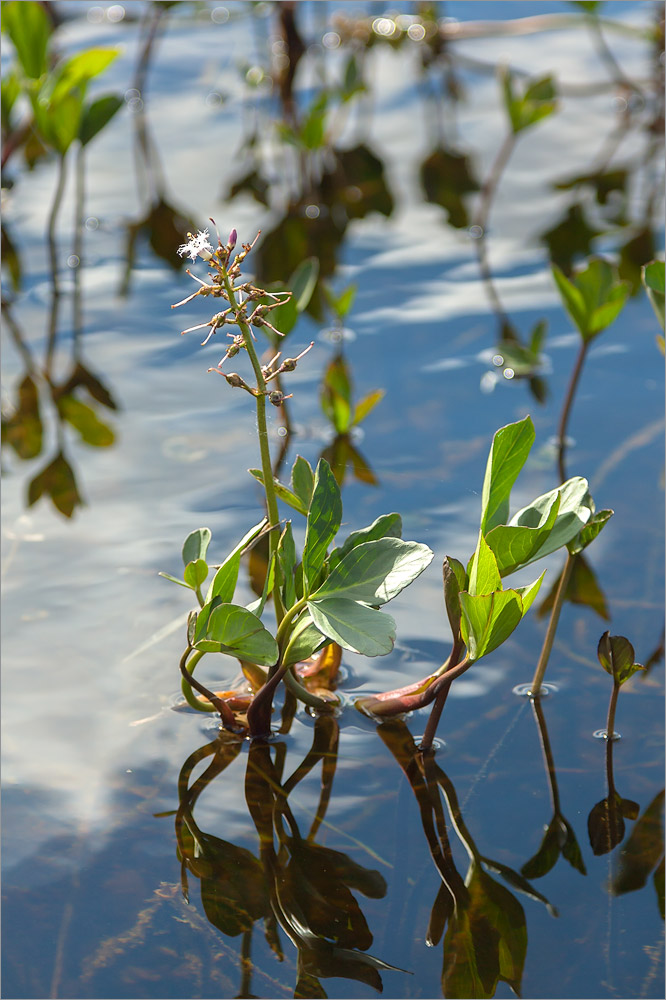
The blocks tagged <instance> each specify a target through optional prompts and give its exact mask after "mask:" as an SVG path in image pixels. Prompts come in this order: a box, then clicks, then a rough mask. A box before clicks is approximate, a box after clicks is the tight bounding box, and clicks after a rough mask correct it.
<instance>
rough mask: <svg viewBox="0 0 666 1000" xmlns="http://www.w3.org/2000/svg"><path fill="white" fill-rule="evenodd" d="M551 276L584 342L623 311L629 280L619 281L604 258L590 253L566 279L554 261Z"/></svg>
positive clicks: (594, 335)
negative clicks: (579, 266)
mask: <svg viewBox="0 0 666 1000" xmlns="http://www.w3.org/2000/svg"><path fill="white" fill-rule="evenodd" d="M552 270H553V277H554V278H555V284H556V285H557V288H558V291H559V293H560V296H561V298H562V302H563V304H564V308H565V309H566V311H567V312H568V313H569V316H570V317H571V319H572V320H573V322H574V324H575V326H576V328H577V330H578V332H579V333H580V335H581V337H582V338H583V340H584V341H585V342H587V341H589V340H592V339H593V338H594V337H596V336H597V335H598V334H599V333H601V332H602V330H605V329H606V327H609V326H610V325H611V323H612V322H613V321H614V320H615V319H616V318H617V316H618V315H619V314H620V312H621V311H622V309H623V307H624V304H625V302H626V301H627V297H628V295H629V291H630V288H629V284H628V283H627V282H626V281H620V280H619V278H618V277H617V274H616V272H615V271H614V269H613V268H612V267H611V265H610V264H609V263H608V261H606V260H602V259H601V258H599V257H593V258H592V259H591V260H590V261H589V262H588V264H587V266H586V267H585V268H583V269H582V270H579V271H577V272H576V273H575V274H574V276H573V277H572V278H571V279H569V278H567V277H566V276H565V275H564V274H563V272H562V271H561V270H560V269H559V267H557V266H556V265H553V269H552Z"/></svg>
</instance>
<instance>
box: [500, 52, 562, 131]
mask: <svg viewBox="0 0 666 1000" xmlns="http://www.w3.org/2000/svg"><path fill="white" fill-rule="evenodd" d="M500 83H501V84H502V91H503V95H504V104H505V107H506V110H507V114H508V116H509V121H510V122H511V129H512V131H513V132H514V134H516V133H518V132H522V131H523V129H526V128H529V127H530V126H531V125H535V124H536V123H537V122H539V121H541V119H542V118H546V117H548V115H550V114H552V113H553V111H554V110H555V109H556V107H557V100H556V94H555V85H554V83H553V79H552V77H550V76H544V77H540V78H539V79H538V80H534V81H532V82H530V83H528V84H527V86H526V88H525V90H524V93H523V96H522V97H520V96H518V95H517V94H516V92H515V90H514V86H513V78H512V74H511V71H510V70H509V69H508V68H507V67H502V69H501V70H500Z"/></svg>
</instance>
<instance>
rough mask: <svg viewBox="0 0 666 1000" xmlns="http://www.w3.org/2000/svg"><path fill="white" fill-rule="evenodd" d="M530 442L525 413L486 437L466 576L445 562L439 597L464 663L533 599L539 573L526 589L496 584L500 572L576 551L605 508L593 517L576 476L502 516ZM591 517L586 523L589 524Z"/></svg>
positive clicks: (505, 631)
mask: <svg viewBox="0 0 666 1000" xmlns="http://www.w3.org/2000/svg"><path fill="white" fill-rule="evenodd" d="M533 442H534V425H533V424H532V421H531V419H530V418H529V417H525V419H524V420H519V421H517V422H516V423H513V424H508V425H507V426H506V427H502V428H500V430H498V431H497V432H496V434H495V436H494V437H493V443H492V445H491V448H490V453H489V455H488V462H487V464H486V473H485V477H484V481H483V491H482V496H481V528H480V532H479V540H478V543H477V547H476V551H475V553H474V555H473V556H472V559H471V560H470V563H469V566H468V567H467V573H465V570H464V569H463V567H462V566H461V564H460V563H457V562H456V561H455V560H451V559H450V558H448V557H447V559H446V560H445V563H444V594H445V601H446V607H447V613H448V616H449V621H450V623H451V627H452V629H453V634H454V635H457V634H458V629H460V632H461V634H462V637H463V640H464V642H465V644H466V646H467V649H468V653H469V657H470V659H471V660H478V659H480V658H481V657H482V656H485V655H486V654H487V653H489V652H491V651H492V650H493V649H496V648H497V647H498V646H499V645H500V644H501V643H502V642H504V640H505V639H506V638H508V636H509V635H510V634H511V633H512V632H513V630H514V629H515V627H516V626H517V624H518V622H519V621H520V619H521V618H522V617H523V615H524V614H525V613H526V611H527V610H528V609H529V607H530V606H531V604H532V602H533V601H534V598H535V597H536V595H537V593H538V591H539V588H540V586H541V581H542V580H543V574H542V575H541V576H540V577H539V578H538V579H537V580H535V581H534V583H532V584H530V585H529V586H527V587H519V588H516V589H513V590H503V589H502V577H504V576H506V575H508V574H509V573H513V572H515V570H517V569H520V568H522V567H523V566H527V565H529V564H530V563H532V562H534V561H535V560H536V559H540V558H542V556H545V555H548V554H549V553H551V552H554V551H555V550H556V549H559V548H561V547H562V546H564V545H567V546H570V547H574V548H575V550H576V551H580V550H581V549H582V548H584V546H585V545H587V544H589V542H590V541H592V539H593V538H594V537H595V535H596V534H598V532H599V531H601V529H602V528H603V525H604V524H605V522H606V521H607V520H608V518H609V517H610V516H611V513H612V511H602V512H600V513H599V514H598V515H595V514H594V502H593V500H592V497H591V496H590V493H589V489H588V484H587V480H585V479H583V478H581V477H580V476H576V477H574V478H572V479H569V480H567V482H566V483H564V484H563V485H562V486H560V487H559V488H557V489H554V490H550V491H549V492H548V493H544V494H543V495H542V496H540V497H537V498H536V500H533V501H532V502H531V503H530V504H528V505H527V506H525V507H523V508H522V509H521V510H519V511H518V512H517V513H516V514H514V516H513V517H512V518H511V519H509V502H510V497H511V490H512V488H513V485H514V483H515V481H516V479H517V477H518V474H519V473H520V471H521V469H522V467H523V466H524V464H525V462H526V460H527V456H528V454H529V452H530V449H531V447H532V444H533ZM592 519H594V522H593V525H590V522H591V520H592Z"/></svg>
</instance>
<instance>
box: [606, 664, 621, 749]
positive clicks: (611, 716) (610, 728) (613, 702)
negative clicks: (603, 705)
mask: <svg viewBox="0 0 666 1000" xmlns="http://www.w3.org/2000/svg"><path fill="white" fill-rule="evenodd" d="M619 693H620V685H619V684H618V682H617V681H616V680H615V679H614V678H613V690H612V692H611V697H610V703H609V705H608V721H607V723H606V739H607V740H608V742H609V743H610V742H611V741H612V739H613V733H614V732H615V709H616V708H617V699H618V695H619Z"/></svg>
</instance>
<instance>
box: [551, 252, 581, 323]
mask: <svg viewBox="0 0 666 1000" xmlns="http://www.w3.org/2000/svg"><path fill="white" fill-rule="evenodd" d="M551 270H552V272H553V278H554V279H555V284H556V285H557V290H558V291H559V293H560V298H561V299H562V303H563V305H564V308H565V309H566V311H567V312H568V313H569V316H570V317H571V319H572V320H573V322H574V325H575V326H576V329H577V330H578V332H579V333H580V335H581V337H582V338H583V339H585V336H586V332H587V310H586V308H585V300H584V298H583V295H582V292H581V291H580V289H579V288H577V287H576V285H574V283H573V281H569V279H568V278H567V277H566V276H565V274H564V273H563V272H562V271H561V270H560V269H559V267H558V266H557V264H553V266H552V268H551Z"/></svg>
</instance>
